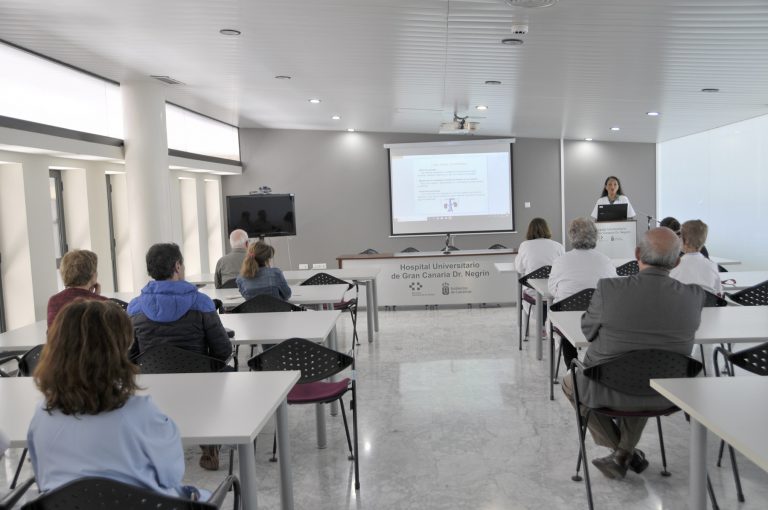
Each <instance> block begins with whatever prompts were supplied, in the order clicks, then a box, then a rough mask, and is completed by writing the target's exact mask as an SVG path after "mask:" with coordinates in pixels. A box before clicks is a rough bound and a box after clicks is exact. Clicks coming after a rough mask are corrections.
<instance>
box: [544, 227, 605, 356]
mask: <svg viewBox="0 0 768 510" xmlns="http://www.w3.org/2000/svg"><path fill="white" fill-rule="evenodd" d="M568 239H569V240H570V241H571V247H572V248H573V249H572V250H571V251H569V252H566V253H565V254H563V255H560V256H559V257H558V258H556V259H555V261H554V262H553V263H552V270H551V271H550V273H549V284H548V285H549V293H550V294H552V301H553V302H554V303H557V302H559V301H562V300H563V299H565V298H567V297H570V296H572V295H574V294H576V293H578V292H581V291H582V290H584V289H594V288H595V285H597V281H598V280H599V279H601V278H615V277H616V268H615V267H614V265H613V264H612V263H611V259H609V258H608V257H607V256H605V255H604V254H602V253H600V252H599V251H597V250H596V249H595V246H597V227H596V226H595V222H594V221H593V220H592V218H584V217H581V218H576V219H574V220H573V221H571V223H570V224H569V225H568ZM561 345H562V352H563V359H564V360H565V366H566V367H568V366H570V365H571V360H573V359H574V358H575V357H576V356H577V352H576V348H575V347H574V346H573V345H572V344H571V343H570V342H569V341H568V340H566V339H565V338H563V339H562V340H561Z"/></svg>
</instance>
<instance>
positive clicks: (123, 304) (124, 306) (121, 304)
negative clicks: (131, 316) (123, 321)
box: [108, 297, 128, 310]
mask: <svg viewBox="0 0 768 510" xmlns="http://www.w3.org/2000/svg"><path fill="white" fill-rule="evenodd" d="M108 301H111V302H113V303H115V304H116V305H117V306H119V307H120V308H122V309H123V310H127V309H128V303H126V302H125V301H123V300H122V299H117V298H114V297H113V298H109V299H108Z"/></svg>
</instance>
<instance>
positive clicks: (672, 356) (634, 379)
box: [571, 349, 712, 510]
mask: <svg viewBox="0 0 768 510" xmlns="http://www.w3.org/2000/svg"><path fill="white" fill-rule="evenodd" d="M701 368H702V365H701V363H700V362H699V361H698V360H696V359H694V358H691V357H689V356H686V355H684V354H678V353H675V352H670V351H663V350H659V349H646V350H639V351H630V352H627V353H625V354H622V355H621V356H619V357H617V358H614V359H612V360H611V361H607V362H604V363H600V364H597V365H592V366H590V367H585V366H584V365H583V364H582V363H581V361H579V360H578V359H574V360H573V362H572V363H571V369H572V372H573V398H574V403H575V409H576V423H577V427H578V429H577V430H578V434H579V458H578V461H577V463H576V474H575V475H574V476H572V477H571V479H572V480H573V481H576V482H580V481H581V480H582V478H581V476H580V475H579V470H580V468H581V463H582V460H583V461H584V480H585V482H586V487H587V501H588V503H589V508H590V510H592V509H593V508H594V504H593V501H592V485H591V483H590V480H589V469H588V467H587V466H588V464H589V462H587V455H586V445H585V443H584V441H585V437H586V433H587V422H588V420H589V415H590V414H591V413H600V414H603V415H605V416H610V417H612V418H630V417H632V418H656V425H657V427H658V430H659V446H660V448H661V460H662V465H663V470H662V471H661V474H662V476H670V473H669V472H668V471H667V456H666V453H665V451H664V435H663V433H662V430H661V417H662V416H669V415H671V414H673V413H676V412H677V411H679V410H680V409H679V408H678V407H676V406H674V405H672V404H671V403H670V407H668V408H666V409H660V410H647V411H624V410H621V409H613V408H605V407H601V408H588V407H586V406H584V403H583V402H582V401H581V398H580V396H579V388H578V377H577V376H576V375H577V373H578V372H581V373H582V374H583V375H584V376H585V377H587V378H589V379H591V380H592V382H593V383H598V384H602V385H603V386H606V387H608V388H610V389H612V390H614V391H618V392H620V393H626V394H628V395H635V396H640V397H642V396H658V393H657V392H656V390H654V389H653V388H651V386H650V382H649V381H650V380H651V379H663V378H674V377H695V376H696V375H698V373H699V372H701ZM582 406H584V407H585V408H586V413H585V416H582V415H581V412H580V409H581V407H582ZM707 478H709V477H707ZM710 495H712V492H711V486H710Z"/></svg>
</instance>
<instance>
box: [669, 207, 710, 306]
mask: <svg viewBox="0 0 768 510" xmlns="http://www.w3.org/2000/svg"><path fill="white" fill-rule="evenodd" d="M707 231H708V227H707V224H706V223H704V222H703V221H701V220H690V221H686V222H685V223H683V226H682V228H681V230H680V235H681V237H682V239H683V256H682V257H681V258H680V264H678V266H677V267H676V268H674V269H673V270H672V271H670V273H669V276H671V277H672V278H674V279H675V280H678V281H680V282H683V283H695V284H696V285H700V286H701V287H702V288H703V289H704V290H706V291H707V292H711V293H712V294H717V295H720V294H722V293H723V284H722V282H721V281H720V273H719V272H718V270H717V264H715V263H714V262H712V261H711V260H709V259H708V258H706V257H704V255H702V254H701V251H700V250H701V247H702V246H704V243H705V242H706V241H707Z"/></svg>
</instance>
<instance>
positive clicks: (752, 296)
mask: <svg viewBox="0 0 768 510" xmlns="http://www.w3.org/2000/svg"><path fill="white" fill-rule="evenodd" d="M728 297H730V298H731V299H732V300H733V301H734V302H735V303H738V304H740V305H743V306H765V305H768V280H766V281H764V282H763V283H758V284H757V285H755V286H753V287H749V288H746V289H743V290H740V291H738V292H734V293H733V294H728Z"/></svg>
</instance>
